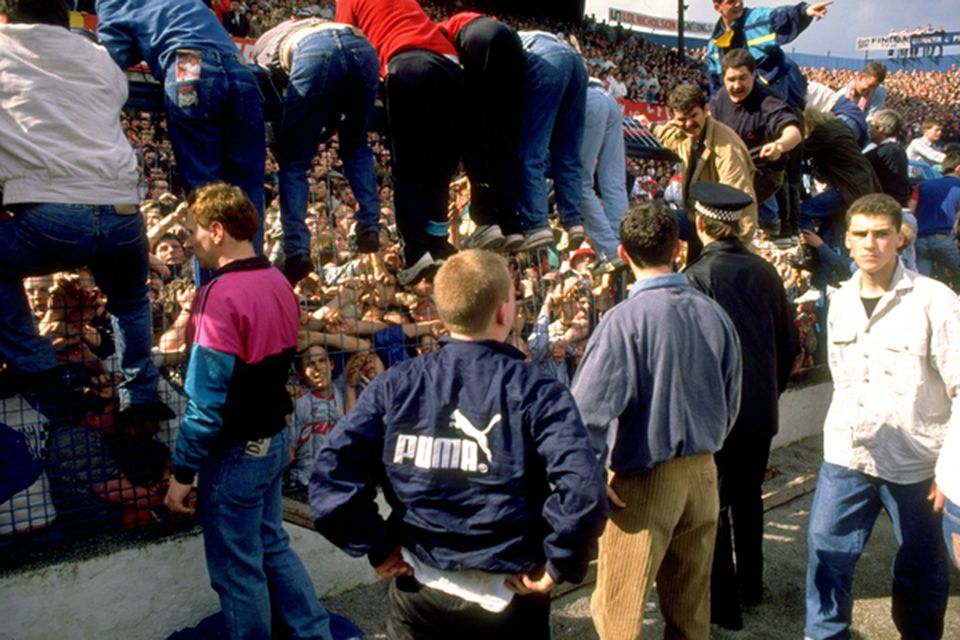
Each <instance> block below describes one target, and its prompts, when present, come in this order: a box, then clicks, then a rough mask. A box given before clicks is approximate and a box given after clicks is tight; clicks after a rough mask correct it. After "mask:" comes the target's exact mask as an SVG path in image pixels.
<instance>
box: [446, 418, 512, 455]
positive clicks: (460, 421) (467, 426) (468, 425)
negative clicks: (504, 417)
mask: <svg viewBox="0 0 960 640" xmlns="http://www.w3.org/2000/svg"><path fill="white" fill-rule="evenodd" d="M499 422H500V414H499V413H498V414H497V415H495V416H493V417H492V418H490V422H488V423H487V427H486V429H484V430H483V431H481V430H480V429H477V428H476V427H475V426H473V423H472V422H470V420H468V419H467V417H466V416H465V415H463V414H462V413H460V409H454V410H453V414H452V415H451V416H450V426H451V427H453V428H454V429H456V430H457V431H460V432H461V433H463V435H465V436H467V437H468V438H472V439H473V440H475V441H476V442H477V446H478V447H480V451H483V453H484V455H485V456H487V462H491V463H492V462H493V454H492V453H490V445H489V443H488V442H487V434H488V433H490V429H493V428H494V427H495V426H496V425H497V424H498V423H499Z"/></svg>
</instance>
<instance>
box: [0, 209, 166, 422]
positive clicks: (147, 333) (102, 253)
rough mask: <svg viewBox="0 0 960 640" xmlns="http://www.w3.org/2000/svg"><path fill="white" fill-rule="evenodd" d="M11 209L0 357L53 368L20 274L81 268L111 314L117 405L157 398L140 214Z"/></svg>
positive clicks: (4, 232) (3, 246) (25, 368)
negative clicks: (119, 375)
mask: <svg viewBox="0 0 960 640" xmlns="http://www.w3.org/2000/svg"><path fill="white" fill-rule="evenodd" d="M11 208H15V209H16V215H15V216H14V217H13V218H11V219H9V220H5V221H3V222H0V354H2V355H3V357H4V358H6V359H7V361H8V362H9V363H10V365H11V366H12V367H13V368H14V369H15V370H18V371H21V372H24V373H37V372H40V371H44V370H47V369H51V368H53V367H54V366H56V364H57V360H56V357H55V355H54V351H53V346H52V345H51V343H50V341H49V340H48V339H46V338H42V337H40V336H39V335H37V330H36V328H35V327H34V322H33V315H32V314H31V313H30V307H29V306H28V304H27V298H26V295H25V293H24V290H23V281H22V279H23V278H25V277H27V276H35V275H41V274H47V273H53V272H55V271H62V270H64V269H76V268H77V267H81V266H89V267H90V268H91V269H92V271H93V277H94V278H95V280H96V283H97V286H99V287H100V290H101V291H103V293H104V294H105V295H106V296H107V310H108V311H109V312H110V315H111V316H112V319H113V327H114V335H115V340H116V346H117V354H118V355H119V356H120V366H121V369H122V373H123V381H122V382H121V383H120V390H119V392H120V403H121V407H123V408H125V407H126V406H128V405H130V404H145V403H148V402H155V401H157V400H159V396H158V395H157V381H158V374H157V369H156V367H154V365H153V362H152V361H151V360H150V347H151V346H152V345H153V334H152V322H151V314H150V304H149V302H148V301H147V284H146V282H147V254H148V253H149V251H150V248H149V245H148V244H147V238H146V231H145V229H144V221H143V216H141V215H140V214H139V213H134V214H129V215H118V214H117V213H116V210H115V209H114V208H113V207H112V206H95V205H70V204H53V203H50V204H30V205H20V206H17V205H11ZM48 417H49V416H48Z"/></svg>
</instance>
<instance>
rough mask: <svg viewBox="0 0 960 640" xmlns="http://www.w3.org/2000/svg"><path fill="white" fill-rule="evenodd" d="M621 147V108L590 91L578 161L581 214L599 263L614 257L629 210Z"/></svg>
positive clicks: (598, 91) (600, 93) (602, 94)
mask: <svg viewBox="0 0 960 640" xmlns="http://www.w3.org/2000/svg"><path fill="white" fill-rule="evenodd" d="M623 146H624V143H623V115H622V114H621V113H620V106H619V105H618V104H617V101H616V100H614V99H613V97H612V96H611V95H610V94H608V93H607V92H605V91H604V90H603V89H600V88H598V87H589V88H588V89H587V103H586V119H585V125H584V129H583V144H582V146H581V147H580V161H581V163H582V164H583V179H582V180H581V183H580V184H581V190H582V196H583V201H582V202H581V203H580V213H581V214H582V215H583V227H584V230H585V231H586V232H587V236H589V237H590V243H591V244H592V245H593V248H594V249H595V250H596V251H597V253H598V254H599V256H600V258H601V259H602V260H613V259H614V258H616V257H617V245H618V244H620V219H621V218H622V217H623V214H624V213H626V211H627V206H628V204H627V169H626V153H625V152H624V148H623ZM594 176H596V182H597V185H598V186H599V187H600V198H597V192H596V190H594ZM601 198H602V200H603V202H602V203H601Z"/></svg>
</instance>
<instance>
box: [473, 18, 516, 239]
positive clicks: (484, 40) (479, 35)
mask: <svg viewBox="0 0 960 640" xmlns="http://www.w3.org/2000/svg"><path fill="white" fill-rule="evenodd" d="M456 46H457V52H458V53H459V54H460V63H461V64H462V65H463V77H464V82H465V85H466V102H465V103H464V107H465V111H464V112H465V114H466V119H467V121H468V123H469V125H468V126H467V128H466V141H465V146H464V149H463V165H464V168H465V169H466V171H467V176H468V177H469V178H470V195H471V198H470V215H471V217H473V219H474V220H475V221H476V222H477V224H480V225H488V224H496V225H499V226H500V228H501V230H503V231H504V233H520V219H519V218H518V216H517V210H516V202H517V194H518V193H519V189H520V180H519V176H520V172H519V168H518V166H517V159H518V157H519V148H520V119H521V117H522V115H523V106H524V104H525V102H526V95H527V76H526V64H527V63H526V58H525V56H524V53H523V44H522V43H521V42H520V37H519V36H518V35H517V32H516V31H514V30H513V29H511V28H510V27H508V26H507V25H505V24H503V23H502V22H498V21H496V20H493V19H491V18H477V19H476V20H474V21H472V22H470V23H469V24H467V25H466V26H465V27H464V28H463V29H461V30H460V32H459V33H458V34H457V39H456Z"/></svg>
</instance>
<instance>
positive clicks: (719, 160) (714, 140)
mask: <svg viewBox="0 0 960 640" xmlns="http://www.w3.org/2000/svg"><path fill="white" fill-rule="evenodd" d="M705 129H706V131H705V133H704V137H703V145H702V148H701V149H700V159H699V160H698V161H697V168H696V170H695V171H693V173H692V174H691V172H690V170H689V169H690V167H691V166H692V164H693V161H692V157H691V156H692V151H693V144H692V141H691V139H690V138H689V137H688V136H687V134H686V133H684V131H683V130H682V129H681V128H680V127H679V126H677V125H676V124H675V123H673V122H667V123H666V124H662V125H660V126H658V127H655V128H654V130H653V133H654V135H655V136H657V138H658V139H659V140H660V144H662V145H663V146H665V147H666V148H667V149H670V150H671V151H673V152H674V153H676V154H677V155H678V156H680V159H681V161H682V162H683V199H684V201H686V200H688V199H689V197H690V185H691V184H693V183H694V182H719V183H721V184H725V185H728V186H731V187H735V188H737V189H740V190H741V191H744V192H745V193H749V194H750V197H751V198H753V204H752V205H750V206H749V207H748V208H747V210H746V212H745V213H744V215H743V217H742V218H740V240H741V241H742V242H743V243H744V244H747V245H749V244H750V241H751V240H752V239H753V233H754V230H755V229H756V227H757V195H756V193H755V192H754V190H753V175H754V173H756V167H755V166H754V165H753V160H751V159H750V152H749V151H748V150H747V146H746V145H745V144H744V143H743V140H741V139H740V136H738V135H737V133H736V131H734V130H733V129H731V128H730V127H728V126H727V125H725V124H723V123H721V122H717V121H716V120H714V119H713V118H712V117H710V116H707V123H706V127H705ZM687 210H688V211H690V210H691V209H690V207H689V205H688V206H687Z"/></svg>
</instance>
